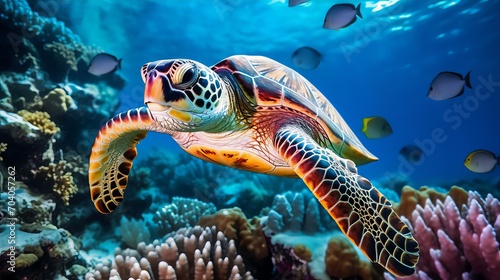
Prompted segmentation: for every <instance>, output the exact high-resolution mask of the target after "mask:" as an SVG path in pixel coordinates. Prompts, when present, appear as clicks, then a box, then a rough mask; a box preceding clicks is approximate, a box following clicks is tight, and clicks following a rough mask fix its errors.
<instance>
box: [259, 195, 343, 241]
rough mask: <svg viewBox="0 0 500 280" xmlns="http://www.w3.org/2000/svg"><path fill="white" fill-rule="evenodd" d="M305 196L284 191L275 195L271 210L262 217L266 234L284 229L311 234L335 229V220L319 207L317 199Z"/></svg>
mask: <svg viewBox="0 0 500 280" xmlns="http://www.w3.org/2000/svg"><path fill="white" fill-rule="evenodd" d="M306 196H307V197H308V199H306V198H305V196H304V194H303V193H292V192H286V193H284V194H277V195H275V196H274V201H273V205H272V207H271V210H270V211H269V213H268V214H267V216H266V217H264V218H263V219H262V227H263V229H264V231H265V232H266V235H268V236H270V235H273V234H276V233H278V232H285V231H290V232H299V231H301V232H304V233H311V234H312V233H316V232H324V231H328V230H332V229H336V228H337V226H336V224H335V221H334V220H332V219H331V218H330V216H329V215H328V213H326V212H325V211H323V209H320V207H319V202H318V201H317V199H316V198H314V197H313V196H312V195H306ZM306 201H307V203H306Z"/></svg>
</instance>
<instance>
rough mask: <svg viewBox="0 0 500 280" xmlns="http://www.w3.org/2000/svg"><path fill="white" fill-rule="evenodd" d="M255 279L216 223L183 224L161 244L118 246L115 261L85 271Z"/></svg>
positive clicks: (109, 275) (103, 275) (104, 275)
mask: <svg viewBox="0 0 500 280" xmlns="http://www.w3.org/2000/svg"><path fill="white" fill-rule="evenodd" d="M130 278H131V279H178V280H188V279H195V280H202V279H207V280H210V279H221V280H222V279H248V280H250V279H254V278H253V277H252V275H251V274H250V272H246V271H245V264H244V263H243V258H242V257H241V256H240V255H238V252H237V248H236V246H235V244H234V241H233V240H231V239H229V238H227V237H226V236H225V235H224V234H223V233H222V232H220V231H219V232H218V231H217V230H216V229H215V227H212V228H208V227H207V228H204V229H203V228H202V227H200V226H196V227H192V228H187V229H185V228H183V229H180V230H178V231H177V232H176V233H174V234H173V235H172V236H171V237H168V238H167V240H166V241H165V242H164V243H162V244H160V243H159V242H155V243H153V244H150V245H147V246H146V244H145V243H141V244H139V245H138V246H137V251H136V250H130V249H126V250H124V251H122V250H120V249H117V250H116V251H115V260H114V263H113V264H112V265H110V264H100V265H97V266H96V270H95V271H93V272H90V273H87V274H86V275H85V279H86V280H93V279H103V280H105V279H130Z"/></svg>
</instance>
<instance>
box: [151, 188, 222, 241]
mask: <svg viewBox="0 0 500 280" xmlns="http://www.w3.org/2000/svg"><path fill="white" fill-rule="evenodd" d="M216 211H217V209H216V208H215V206H214V205H213V204H212V203H204V202H202V201H199V200H197V199H191V198H182V197H173V198H172V203H170V204H166V205H164V206H162V207H160V209H158V211H156V213H155V215H154V216H153V222H154V224H155V225H156V226H157V234H158V235H159V236H164V235H165V234H167V233H171V232H173V231H176V230H178V229H180V228H183V227H191V226H194V225H196V223H197V222H198V220H199V219H200V218H201V217H204V216H208V215H211V214H214V213H215V212H216Z"/></svg>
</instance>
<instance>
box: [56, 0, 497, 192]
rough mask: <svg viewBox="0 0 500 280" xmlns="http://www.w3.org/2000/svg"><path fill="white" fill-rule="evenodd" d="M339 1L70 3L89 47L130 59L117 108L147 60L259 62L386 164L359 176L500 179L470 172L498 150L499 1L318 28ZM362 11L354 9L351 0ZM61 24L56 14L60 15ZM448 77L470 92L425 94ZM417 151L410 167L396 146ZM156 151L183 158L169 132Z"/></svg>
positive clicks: (132, 94) (398, 10)
mask: <svg viewBox="0 0 500 280" xmlns="http://www.w3.org/2000/svg"><path fill="white" fill-rule="evenodd" d="M337 2H338V1H319V0H312V1H310V2H309V3H306V4H304V5H300V6H296V7H293V8H289V7H288V3H287V1H279V0H278V1H275V0H260V1H248V0H234V1H230V0H217V1H215V0H214V1H198V0H190V1H173V0H165V1H159V0H155V1H152V0H148V1H114V0H106V1H102V0H90V1H63V2H62V5H63V7H64V8H65V9H64V10H65V11H70V13H67V15H65V16H64V17H66V23H67V24H68V25H69V26H70V28H71V29H72V30H74V31H75V33H77V34H79V35H80V36H81V37H82V40H83V41H84V42H85V43H88V44H96V45H98V46H100V47H102V48H103V49H104V50H105V51H106V52H109V53H111V54H114V55H116V56H117V57H120V58H123V63H122V69H121V72H122V74H123V75H124V76H125V77H126V79H127V81H128V83H127V86H126V88H125V89H124V90H123V91H122V94H121V101H122V103H121V107H120V110H127V109H130V108H134V107H138V106H142V98H143V82H142V80H141V78H140V75H139V70H140V67H141V66H142V65H143V64H144V63H146V62H149V61H154V60H158V59H166V58H190V59H195V60H198V61H200V62H202V63H204V64H206V65H212V64H215V63H217V62H218V61H220V60H222V59H224V58H225V57H228V56H230V55H234V54H249V55H264V56H268V57H270V58H273V59H275V60H277V61H279V62H281V63H283V64H285V65H287V66H290V67H292V68H294V69H295V70H297V71H298V72H299V73H301V74H302V75H303V76H305V77H306V78H307V79H309V80H310V81H311V82H312V83H313V84H314V85H315V86H316V87H317V88H318V89H319V90H320V91H322V93H323V94H324V95H325V96H326V97H327V98H328V99H329V100H330V101H331V102H332V103H333V105H334V106H335V107H336V108H337V110H338V111H339V112H340V113H341V115H342V116H343V117H344V119H345V120H346V122H347V123H348V124H349V125H350V127H351V128H352V129H353V130H354V131H355V133H356V135H357V136H358V137H359V139H360V140H361V141H362V142H363V143H364V145H365V146H366V147H367V148H368V149H369V150H370V151H371V152H373V153H374V154H375V155H376V156H378V157H379V159H380V160H379V161H377V162H374V163H370V164H368V165H365V166H361V167H360V168H359V173H360V174H362V175H363V176H365V177H367V178H369V179H379V178H381V177H385V176H388V175H401V176H404V177H408V178H409V179H410V180H411V182H413V184H414V186H420V185H442V186H445V187H446V186H450V185H451V184H453V183H455V182H458V181H460V180H471V179H474V178H476V179H482V180H486V181H490V182H494V181H498V178H500V167H497V168H496V169H494V170H493V171H492V172H490V173H487V174H477V173H472V172H470V171H469V170H467V169H466V168H465V166H464V165H463V162H464V160H465V158H466V156H467V155H468V154H469V153H470V152H471V151H473V150H476V149H488V150H490V151H492V152H493V153H495V154H497V155H498V154H500V133H499V132H498V131H499V128H500V123H499V122H500V110H498V108H499V105H500V68H499V66H498V65H500V56H499V55H498V46H499V45H500V33H499V32H498V30H499V28H500V20H499V19H498V17H497V14H496V11H498V10H499V9H500V1H496V0H493V1H492V0H490V1H488V0H481V1H464V0H462V1H460V0H456V1H409V0H400V1H398V0H387V1H361V2H360V3H361V13H362V15H363V19H358V20H357V22H355V23H354V24H353V25H351V26H349V27H348V28H345V29H341V30H339V31H333V30H326V29H323V28H322V24H323V20H324V15H325V14H326V12H327V11H328V9H329V8H330V7H331V6H332V5H333V4H335V3H337ZM355 4H357V3H355ZM60 18H61V17H60ZM302 46H310V47H313V48H315V49H317V50H318V51H320V52H321V53H322V55H323V58H322V61H321V64H320V66H319V67H318V68H316V69H314V70H301V69H298V68H296V67H295V66H294V65H293V63H292V60H291V54H292V53H293V52H294V51H295V50H296V49H297V48H299V47H302ZM441 71H453V72H458V73H461V74H462V75H465V74H466V73H467V72H468V71H471V83H472V86H473V89H468V88H466V89H465V93H464V94H463V95H462V96H459V97H457V98H454V99H449V100H444V101H434V100H431V99H429V98H427V97H426V94H427V91H428V88H429V85H430V82H431V81H432V79H433V78H434V77H435V76H436V75H437V74H438V73H439V72H441ZM377 115H379V116H383V117H385V118H386V119H387V120H388V121H389V122H390V124H391V126H392V128H393V130H394V133H393V134H392V135H390V136H389V137H386V138H382V139H368V138H366V136H365V135H364V134H363V133H362V132H361V126H362V122H361V120H362V118H364V117H369V116H377ZM408 144H414V145H419V146H421V148H422V150H423V151H424V158H423V160H421V161H420V162H418V164H411V163H409V162H407V161H406V160H404V159H403V158H402V157H400V156H399V153H398V152H399V150H400V148H401V147H403V146H405V145H408ZM152 148H162V149H164V150H168V151H171V152H173V153H178V152H182V151H181V150H180V149H179V148H178V146H177V144H176V143H175V142H174V141H173V140H172V139H170V137H169V136H167V135H160V134H155V133H150V134H149V136H148V138H147V139H146V140H144V141H143V142H141V144H140V146H139V157H141V155H145V154H147V152H148V150H150V149H152Z"/></svg>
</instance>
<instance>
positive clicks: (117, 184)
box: [89, 107, 154, 214]
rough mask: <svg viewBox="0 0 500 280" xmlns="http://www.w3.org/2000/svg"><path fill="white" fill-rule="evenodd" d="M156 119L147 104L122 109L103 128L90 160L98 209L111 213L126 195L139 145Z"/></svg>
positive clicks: (91, 183)
mask: <svg viewBox="0 0 500 280" xmlns="http://www.w3.org/2000/svg"><path fill="white" fill-rule="evenodd" d="M153 124H154V121H153V118H152V116H151V114H150V112H149V110H148V109H147V108H145V107H142V108H137V109H132V110H129V111H126V112H122V113H120V114H118V115H116V116H115V117H113V118H112V119H111V120H109V121H108V122H107V123H106V124H105V125H103V126H102V127H101V129H100V130H99V134H98V135H97V137H96V139H95V141H94V146H93V147H92V152H91V154H90V162H89V185H90V197H91V198H92V201H93V202H94V205H95V207H96V208H97V210H98V211H99V212H101V213H103V214H109V213H111V212H113V210H115V209H116V207H117V206H118V204H120V202H121V201H122V199H123V193H124V191H125V188H126V187H127V179H128V175H129V172H130V169H131V168H132V161H133V160H134V158H135V157H136V156H137V149H136V147H135V146H136V145H137V143H139V141H141V140H142V139H144V137H146V134H147V132H148V130H151V129H152V127H153Z"/></svg>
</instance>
